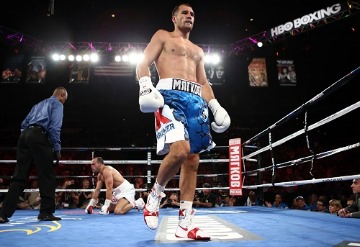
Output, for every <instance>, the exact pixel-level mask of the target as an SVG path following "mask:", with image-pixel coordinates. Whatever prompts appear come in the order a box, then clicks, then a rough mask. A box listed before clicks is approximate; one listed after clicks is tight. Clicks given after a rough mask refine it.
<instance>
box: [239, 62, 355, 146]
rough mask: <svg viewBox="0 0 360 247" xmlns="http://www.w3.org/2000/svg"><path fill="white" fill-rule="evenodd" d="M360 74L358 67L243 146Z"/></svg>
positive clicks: (295, 115) (245, 143) (246, 142)
mask: <svg viewBox="0 0 360 247" xmlns="http://www.w3.org/2000/svg"><path fill="white" fill-rule="evenodd" d="M358 73H360V66H359V67H357V68H356V69H354V70H353V71H351V72H350V73H348V74H347V75H345V76H343V77H342V78H340V79H339V80H337V81H336V82H334V83H333V84H332V85H330V86H329V87H327V88H326V89H325V90H323V91H322V92H320V93H319V94H317V95H315V96H314V97H313V98H311V99H310V100H308V101H307V102H305V103H304V104H302V105H301V106H299V107H298V108H296V109H295V110H293V111H292V112H290V113H288V114H287V115H286V116H284V117H283V118H281V119H280V120H278V121H277V122H275V123H274V124H272V125H271V126H269V127H268V128H266V129H265V130H263V131H261V132H260V133H258V134H257V135H255V136H253V137H252V138H250V139H249V140H247V141H245V142H244V143H243V145H247V144H249V143H252V142H254V141H255V140H257V139H259V138H260V137H262V136H263V135H264V134H266V133H268V132H270V131H271V130H272V129H274V128H276V127H279V126H280V125H282V124H284V123H285V122H287V121H288V120H290V119H292V118H295V117H297V116H298V115H299V114H300V113H301V112H303V111H304V110H306V109H307V108H308V107H309V106H311V105H313V104H315V103H317V102H318V101H320V100H321V99H323V98H325V97H326V96H328V95H330V94H331V93H333V92H334V91H336V90H337V89H338V88H340V87H342V86H344V85H345V84H346V83H347V82H348V81H350V80H351V79H352V78H353V77H354V76H356V75H357V74H358Z"/></svg>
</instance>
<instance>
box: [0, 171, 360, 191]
mask: <svg viewBox="0 0 360 247" xmlns="http://www.w3.org/2000/svg"><path fill="white" fill-rule="evenodd" d="M359 178H360V174H357V175H349V176H339V177H332V178H318V179H308V180H301V181H289V182H281V183H275V184H274V185H275V186H278V187H292V186H297V185H306V184H317V183H326V182H341V181H347V180H353V179H359ZM272 186H273V185H272V184H270V183H266V184H260V185H244V186H243V188H244V189H257V188H266V187H272ZM201 189H205V188H196V190H201ZM206 189H210V190H216V189H218V190H219V189H222V190H227V189H229V187H213V188H206ZM7 191H8V189H0V192H7ZM35 191H39V189H25V190H24V192H35ZM60 191H67V192H80V191H84V192H91V191H94V189H56V192H60ZM100 191H106V189H101V190H100ZM135 191H147V189H135ZM165 191H179V188H165Z"/></svg>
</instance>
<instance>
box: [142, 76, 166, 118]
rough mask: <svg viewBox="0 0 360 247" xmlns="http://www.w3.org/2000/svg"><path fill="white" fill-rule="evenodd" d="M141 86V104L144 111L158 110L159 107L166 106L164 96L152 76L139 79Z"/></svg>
mask: <svg viewBox="0 0 360 247" xmlns="http://www.w3.org/2000/svg"><path fill="white" fill-rule="evenodd" d="M139 86H140V92H139V105H140V110H141V111H142V112H144V113H148V112H156V111H157V109H159V108H161V107H163V106H164V98H163V96H162V95H161V93H160V92H159V91H158V90H157V89H156V88H155V87H154V85H153V84H152V82H151V79H150V77H148V76H144V77H141V78H140V80H139Z"/></svg>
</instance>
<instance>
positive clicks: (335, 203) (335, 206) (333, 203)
mask: <svg viewBox="0 0 360 247" xmlns="http://www.w3.org/2000/svg"><path fill="white" fill-rule="evenodd" d="M340 209H342V205H341V202H340V201H339V200H336V199H331V200H330V201H329V213H331V214H338V212H339V210H340Z"/></svg>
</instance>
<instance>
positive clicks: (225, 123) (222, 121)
mask: <svg viewBox="0 0 360 247" xmlns="http://www.w3.org/2000/svg"><path fill="white" fill-rule="evenodd" d="M208 106H209V108H210V110H211V111H212V113H213V115H214V120H215V122H212V123H211V128H212V129H213V130H214V131H215V132H216V133H222V132H224V131H226V130H227V129H228V128H229V126H230V123H231V121H230V116H229V114H228V113H227V111H226V110H225V109H224V108H223V107H222V106H221V105H220V104H219V102H218V101H217V100H216V99H212V100H210V101H209V104H208Z"/></svg>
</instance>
